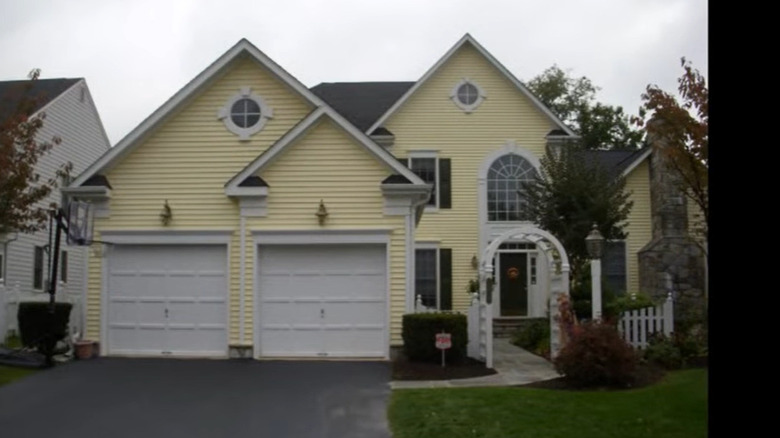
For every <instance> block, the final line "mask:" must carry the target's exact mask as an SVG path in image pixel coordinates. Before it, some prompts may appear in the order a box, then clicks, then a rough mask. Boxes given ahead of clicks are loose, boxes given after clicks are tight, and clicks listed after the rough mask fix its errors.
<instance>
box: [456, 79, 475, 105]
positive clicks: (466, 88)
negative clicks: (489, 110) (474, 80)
mask: <svg viewBox="0 0 780 438" xmlns="http://www.w3.org/2000/svg"><path fill="white" fill-rule="evenodd" d="M477 94H478V93H477V87H475V86H474V85H473V84H468V83H466V84H463V85H461V86H460V87H458V100H459V101H460V103H462V104H464V105H473V104H474V102H476V101H477Z"/></svg>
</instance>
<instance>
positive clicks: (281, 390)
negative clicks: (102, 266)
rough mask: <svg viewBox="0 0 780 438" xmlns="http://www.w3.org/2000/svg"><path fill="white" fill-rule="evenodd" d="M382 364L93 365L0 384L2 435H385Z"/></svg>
mask: <svg viewBox="0 0 780 438" xmlns="http://www.w3.org/2000/svg"><path fill="white" fill-rule="evenodd" d="M389 379H390V365H389V363H386V362H325V361H312V362H307V361H268V362H266V361H249V360H177V359H124V358H100V359H96V360H92V361H83V362H72V363H67V364H63V365H59V366H57V367H56V368H54V369H50V370H45V371H42V372H39V373H37V374H35V375H32V376H29V377H26V378H24V379H23V380H20V381H17V382H14V383H11V384H9V385H6V386H3V387H0V436H3V437H14V438H24V437H45V436H52V437H58V438H69V437H106V438H120V437H133V438H138V437H144V438H154V437H166V438H169V437H186V438H199V437H279V438H284V437H294V438H309V437H318V438H319V437H323V438H325V437H328V438H329V437H340V438H350V437H389V436H390V434H389V432H388V427H387V417H386V408H387V400H388V397H389V394H390V389H389V387H388V381H389Z"/></svg>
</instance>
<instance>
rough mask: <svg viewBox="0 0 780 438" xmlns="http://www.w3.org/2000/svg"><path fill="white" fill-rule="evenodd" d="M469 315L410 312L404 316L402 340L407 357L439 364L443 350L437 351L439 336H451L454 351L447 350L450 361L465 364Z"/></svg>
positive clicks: (451, 349) (411, 359)
mask: <svg viewBox="0 0 780 438" xmlns="http://www.w3.org/2000/svg"><path fill="white" fill-rule="evenodd" d="M467 324H468V323H467V321H466V315H463V314H460V313H409V314H406V315H404V316H403V327H402V329H401V337H402V338H403V341H404V348H403V351H404V354H405V355H406V357H407V358H408V359H409V360H410V361H419V362H440V361H441V351H440V350H439V349H437V348H436V334H437V333H441V332H446V333H450V334H451V335H452V348H450V349H449V350H447V353H446V358H447V361H448V362H454V363H457V362H462V361H463V360H464V359H465V358H466V346H467V345H468V329H467Z"/></svg>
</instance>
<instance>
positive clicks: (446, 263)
mask: <svg viewBox="0 0 780 438" xmlns="http://www.w3.org/2000/svg"><path fill="white" fill-rule="evenodd" d="M439 293H440V301H441V302H440V303H439V310H452V249H450V248H439Z"/></svg>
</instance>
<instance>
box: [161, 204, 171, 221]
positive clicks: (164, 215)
mask: <svg viewBox="0 0 780 438" xmlns="http://www.w3.org/2000/svg"><path fill="white" fill-rule="evenodd" d="M171 219H173V211H172V210H171V206H170V205H168V200H167V199H166V200H165V204H163V208H162V211H161V212H160V221H162V224H163V225H168V224H169V223H171Z"/></svg>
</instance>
